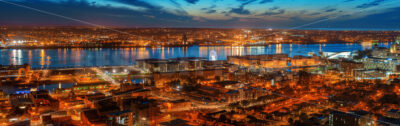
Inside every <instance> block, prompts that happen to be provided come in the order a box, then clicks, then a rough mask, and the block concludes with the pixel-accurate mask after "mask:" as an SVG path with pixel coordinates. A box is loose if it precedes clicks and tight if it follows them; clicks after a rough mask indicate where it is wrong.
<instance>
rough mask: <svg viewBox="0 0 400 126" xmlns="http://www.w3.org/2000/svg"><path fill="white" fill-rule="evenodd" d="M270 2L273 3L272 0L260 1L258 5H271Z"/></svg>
mask: <svg viewBox="0 0 400 126" xmlns="http://www.w3.org/2000/svg"><path fill="white" fill-rule="evenodd" d="M271 2H274V0H261V1H260V4H265V3H271Z"/></svg>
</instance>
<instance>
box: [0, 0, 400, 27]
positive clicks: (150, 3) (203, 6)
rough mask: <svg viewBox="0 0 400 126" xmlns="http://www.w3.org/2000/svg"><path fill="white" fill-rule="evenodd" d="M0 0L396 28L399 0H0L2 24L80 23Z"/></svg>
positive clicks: (124, 20)
mask: <svg viewBox="0 0 400 126" xmlns="http://www.w3.org/2000/svg"><path fill="white" fill-rule="evenodd" d="M1 1H8V2H12V3H16V4H20V5H24V6H28V7H32V8H36V9H39V10H43V11H47V12H51V13H55V14H59V15H62V16H66V17H71V18H74V19H79V20H83V21H87V22H91V23H94V24H100V25H105V26H119V27H198V28H202V27H204V28H205V27H207V28H247V27H251V28H293V27H295V28H351V29H400V0H0V25H2V26H20V25H24V26H85V25H87V24H83V23H81V22H77V21H72V20H67V19H64V18H60V17H57V16H52V15H48V14H43V13H40V12H37V11H33V10H31V9H27V8H22V7H18V6H15V5H11V4H7V3H4V2H1ZM309 23H312V25H307V26H304V27H296V26H302V25H304V24H309ZM314 23H315V24H314Z"/></svg>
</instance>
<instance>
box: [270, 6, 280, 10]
mask: <svg viewBox="0 0 400 126" xmlns="http://www.w3.org/2000/svg"><path fill="white" fill-rule="evenodd" d="M278 9H279V7H277V6H274V7H272V8H269V10H278Z"/></svg>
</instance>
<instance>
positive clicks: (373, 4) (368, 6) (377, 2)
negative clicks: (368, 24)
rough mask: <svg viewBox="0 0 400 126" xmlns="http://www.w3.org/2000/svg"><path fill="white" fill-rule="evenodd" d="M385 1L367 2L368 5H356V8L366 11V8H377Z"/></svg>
mask: <svg viewBox="0 0 400 126" xmlns="http://www.w3.org/2000/svg"><path fill="white" fill-rule="evenodd" d="M385 1H386V0H374V1H372V2H369V3H364V4H361V5H358V6H357V7H356V8H361V9H366V8H370V7H373V6H378V5H380V4H381V3H382V2H385Z"/></svg>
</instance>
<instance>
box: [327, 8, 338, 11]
mask: <svg viewBox="0 0 400 126" xmlns="http://www.w3.org/2000/svg"><path fill="white" fill-rule="evenodd" d="M336 10H337V9H335V8H331V9H326V10H325V12H333V11H336Z"/></svg>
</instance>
